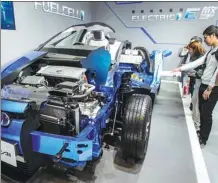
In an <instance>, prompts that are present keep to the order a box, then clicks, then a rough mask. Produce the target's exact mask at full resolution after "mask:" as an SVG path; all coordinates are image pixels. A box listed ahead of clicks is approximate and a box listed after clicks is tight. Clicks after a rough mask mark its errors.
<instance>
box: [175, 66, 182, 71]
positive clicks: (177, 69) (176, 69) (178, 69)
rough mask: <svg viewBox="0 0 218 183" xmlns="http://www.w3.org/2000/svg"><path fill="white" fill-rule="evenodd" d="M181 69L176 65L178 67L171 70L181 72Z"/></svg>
mask: <svg viewBox="0 0 218 183" xmlns="http://www.w3.org/2000/svg"><path fill="white" fill-rule="evenodd" d="M181 71H182V70H181V67H178V68H175V69H173V72H181Z"/></svg>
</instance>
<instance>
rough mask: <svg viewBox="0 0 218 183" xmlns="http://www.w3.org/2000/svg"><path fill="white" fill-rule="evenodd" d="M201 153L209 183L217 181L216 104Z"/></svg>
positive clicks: (217, 122)
mask: <svg viewBox="0 0 218 183" xmlns="http://www.w3.org/2000/svg"><path fill="white" fill-rule="evenodd" d="M202 151H203V155H204V159H205V162H206V166H207V169H208V174H209V177H210V181H211V183H218V104H217V105H216V107H215V109H214V114H213V127H212V130H211V134H210V138H209V140H208V143H207V145H206V146H205V147H204V149H203V150H202Z"/></svg>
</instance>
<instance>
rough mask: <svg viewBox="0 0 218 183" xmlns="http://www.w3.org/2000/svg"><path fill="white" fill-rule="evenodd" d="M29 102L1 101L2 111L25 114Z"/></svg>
mask: <svg viewBox="0 0 218 183" xmlns="http://www.w3.org/2000/svg"><path fill="white" fill-rule="evenodd" d="M27 106H28V103H27V102H22V101H20V102H18V101H12V100H5V99H2V100H1V110H2V111H7V112H13V113H24V111H25V109H26V108H27Z"/></svg>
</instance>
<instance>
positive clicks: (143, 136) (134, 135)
mask: <svg viewBox="0 0 218 183" xmlns="http://www.w3.org/2000/svg"><path fill="white" fill-rule="evenodd" d="M124 111H125V112H124V119H123V129H122V136H121V144H122V151H123V157H124V158H125V159H126V158H133V159H135V160H141V159H144V158H145V156H146V152H147V147H148V141H149V135H150V126H151V114H152V99H151V97H150V96H148V95H143V94H134V95H132V96H131V97H129V99H128V100H127V103H126V106H125V109H124Z"/></svg>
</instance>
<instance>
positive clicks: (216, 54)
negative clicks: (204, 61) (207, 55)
mask: <svg viewBox="0 0 218 183" xmlns="http://www.w3.org/2000/svg"><path fill="white" fill-rule="evenodd" d="M211 55H215V58H216V61H217V62H218V49H217V50H216V51H215V52H213V53H211Z"/></svg>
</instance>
